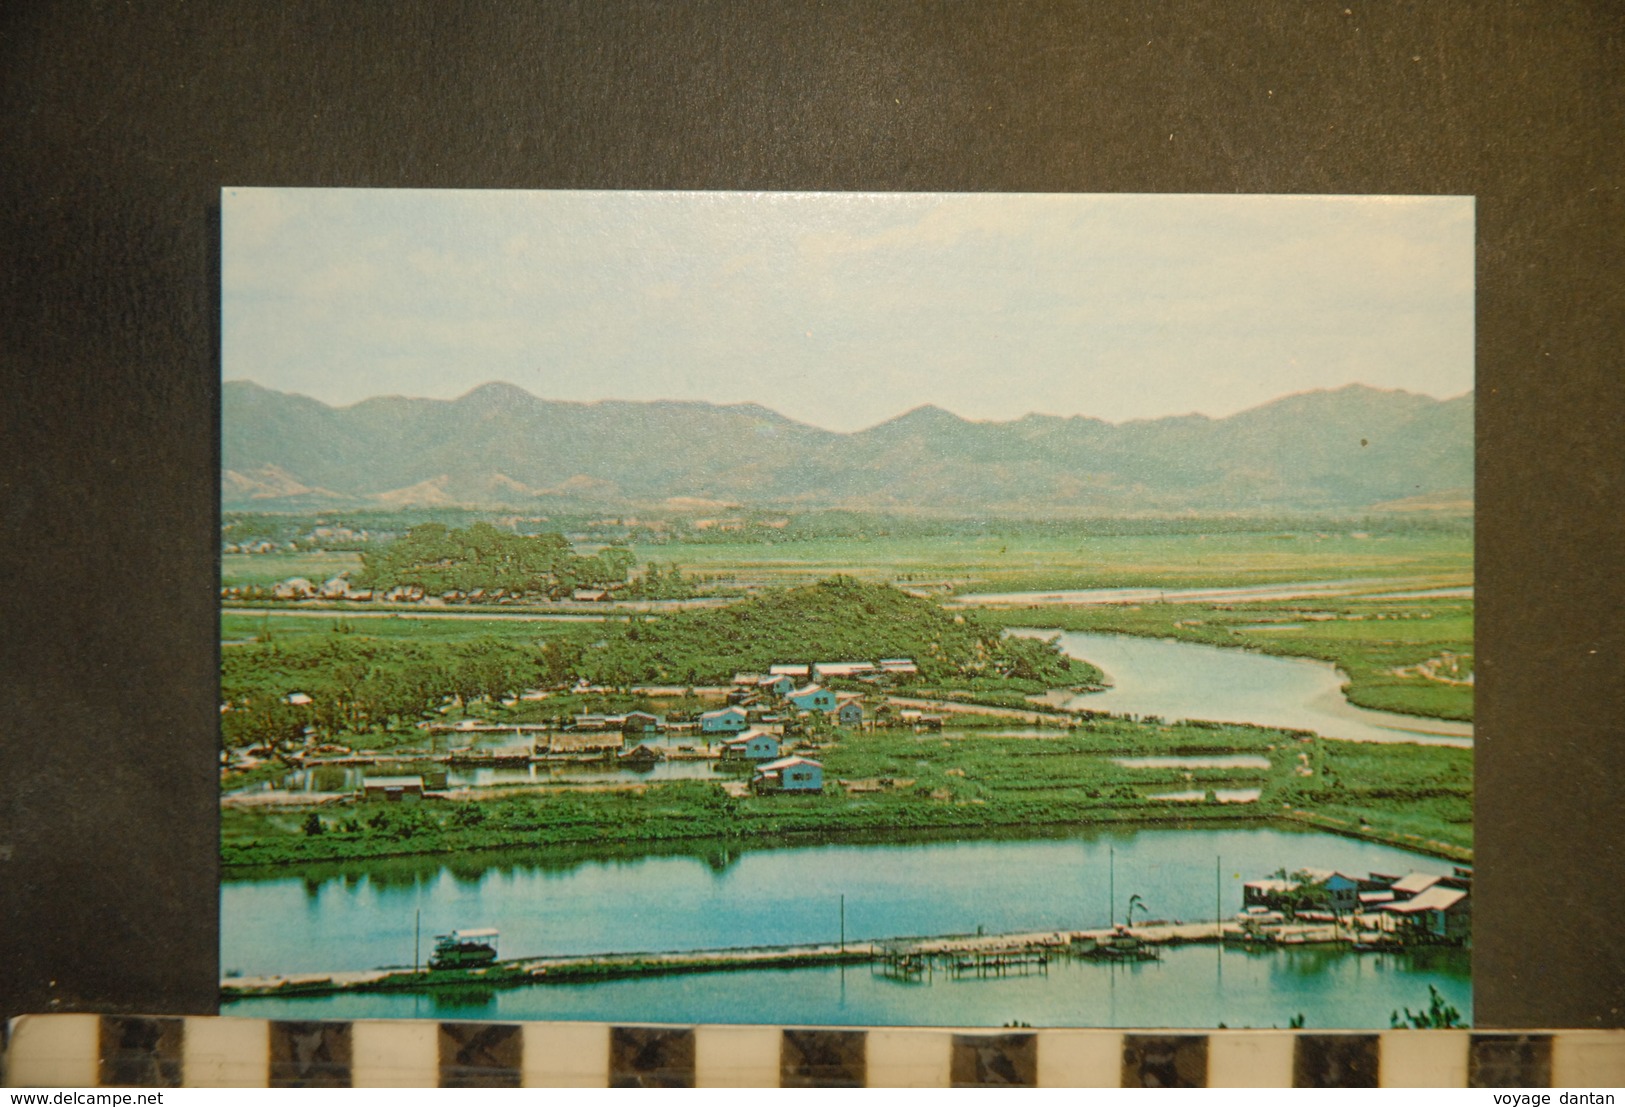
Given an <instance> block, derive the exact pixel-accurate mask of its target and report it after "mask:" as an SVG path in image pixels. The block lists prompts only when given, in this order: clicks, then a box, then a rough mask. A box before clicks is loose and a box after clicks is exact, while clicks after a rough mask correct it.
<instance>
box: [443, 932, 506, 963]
mask: <svg viewBox="0 0 1625 1107" xmlns="http://www.w3.org/2000/svg"><path fill="white" fill-rule="evenodd" d="M497 935H498V932H497V931H496V930H493V929H491V928H489V927H487V928H483V929H479V930H453V931H452V932H451V933H450V934H438V935H436V936H435V940H434V956H432V957H430V958H429V967H430V968H431V969H473V968H479V967H481V966H484V965H489V964H490V963H491V962H493V961H495V960H496V959H497Z"/></svg>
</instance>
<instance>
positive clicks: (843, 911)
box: [841, 892, 846, 953]
mask: <svg viewBox="0 0 1625 1107" xmlns="http://www.w3.org/2000/svg"><path fill="white" fill-rule="evenodd" d="M841 952H842V953H845V952H846V893H845V892H842V893H841Z"/></svg>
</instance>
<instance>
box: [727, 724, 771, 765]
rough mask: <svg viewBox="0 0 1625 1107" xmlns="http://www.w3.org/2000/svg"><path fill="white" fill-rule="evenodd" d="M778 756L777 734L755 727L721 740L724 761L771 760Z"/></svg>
mask: <svg viewBox="0 0 1625 1107" xmlns="http://www.w3.org/2000/svg"><path fill="white" fill-rule="evenodd" d="M777 756H779V736H778V735H776V734H769V733H768V732H767V731H765V730H758V729H757V728H755V727H752V728H751V729H749V730H747V731H743V732H741V733H739V734H736V735H734V736H733V737H732V738H726V739H724V740H723V742H722V759H723V760H724V761H739V760H744V761H772V760H773V759H774V758H775V757H777Z"/></svg>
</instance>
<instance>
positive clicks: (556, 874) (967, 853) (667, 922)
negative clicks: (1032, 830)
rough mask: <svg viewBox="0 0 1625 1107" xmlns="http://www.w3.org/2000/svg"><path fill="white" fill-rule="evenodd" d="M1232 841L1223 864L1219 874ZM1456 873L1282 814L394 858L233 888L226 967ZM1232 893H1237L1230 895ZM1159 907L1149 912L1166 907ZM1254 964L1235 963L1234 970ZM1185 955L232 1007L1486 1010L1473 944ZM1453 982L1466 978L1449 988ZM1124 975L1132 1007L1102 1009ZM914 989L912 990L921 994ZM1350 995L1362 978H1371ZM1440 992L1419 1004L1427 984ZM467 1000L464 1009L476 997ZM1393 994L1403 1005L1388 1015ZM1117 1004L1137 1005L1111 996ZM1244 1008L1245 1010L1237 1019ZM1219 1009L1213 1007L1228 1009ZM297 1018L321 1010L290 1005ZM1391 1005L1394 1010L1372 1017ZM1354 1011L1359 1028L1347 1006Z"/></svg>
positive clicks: (733, 937)
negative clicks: (447, 944)
mask: <svg viewBox="0 0 1625 1107" xmlns="http://www.w3.org/2000/svg"><path fill="white" fill-rule="evenodd" d="M1217 858H1222V868H1219V869H1218V870H1217V872H1216V871H1215V862H1216V859H1217ZM1304 866H1324V867H1330V868H1339V869H1343V870H1344V871H1350V872H1362V873H1363V872H1366V871H1369V870H1378V871H1385V872H1404V871H1409V870H1411V869H1413V868H1416V869H1422V870H1424V871H1431V872H1448V871H1449V866H1448V865H1447V864H1446V863H1444V862H1440V861H1437V860H1433V859H1430V858H1426V857H1422V856H1419V855H1415V854H1410V853H1407V852H1406V851H1403V850H1398V849H1393V848H1390V847H1386V846H1379V845H1374V844H1371V843H1366V842H1360V841H1356V840H1352V839H1346V838H1339V837H1336V836H1332V835H1327V834H1322V833H1317V832H1295V831H1288V830H1277V829H1265V828H1235V829H1225V830H1181V829H1172V828H1142V829H1135V830H1114V831H1099V832H1095V833H1076V834H1072V835H1069V836H1067V837H1061V838H1054V839H1043V840H1019V841H983V842H923V843H911V844H907V845H825V846H800V847H787V848H782V849H759V850H749V851H744V852H738V853H728V852H725V851H724V850H723V849H722V847H718V848H717V851H716V852H715V853H714V854H713V855H712V856H709V857H689V856H663V857H660V856H657V857H647V856H646V857H639V858H635V859H596V860H594V859H585V858H578V859H575V860H570V861H559V860H556V859H549V858H548V857H546V856H545V855H543V854H540V853H536V852H532V851H505V852H503V853H500V854H496V855H493V856H491V857H488V858H468V859H466V861H465V862H463V863H461V864H460V865H459V867H458V868H453V867H451V866H450V865H447V864H442V863H439V862H433V861H428V862H425V861H411V860H402V861H398V862H385V863H374V864H373V865H372V866H370V867H369V868H368V869H366V870H357V871H354V872H345V871H344V870H342V869H337V868H335V869H332V870H330V871H328V872H326V873H315V874H312V875H309V876H306V877H304V878H299V877H274V878H267V879H260V880H234V881H229V882H227V883H226V884H224V886H223V887H222V891H221V898H222V915H223V925H222V928H221V931H222V933H221V942H222V952H221V958H222V966H223V968H224V969H225V970H227V971H239V972H242V973H244V974H245V975H255V974H259V973H271V972H313V971H338V970H345V969H365V968H372V967H377V966H381V965H390V964H395V965H403V964H410V963H411V961H412V956H413V953H412V950H413V918H414V913H415V912H417V911H421V912H422V920H423V922H422V934H423V936H424V943H423V949H424V950H425V951H426V950H427V949H428V947H429V945H430V944H431V943H430V941H429V938H430V936H432V935H434V934H436V933H443V932H444V931H446V930H449V929H451V928H453V927H472V926H495V927H498V928H499V929H501V931H502V941H501V951H502V954H503V955H504V956H507V957H517V956H527V955H538V954H571V953H593V952H612V951H614V952H625V951H634V950H670V949H703V948H715V947H724V946H750V945H772V944H784V943H795V942H814V941H833V940H835V939H836V938H837V937H838V936H839V933H840V897H841V896H843V895H844V896H845V897H846V933H847V936H848V937H849V938H854V939H857V938H879V937H893V936H901V935H918V934H943V933H971V932H975V931H976V929H977V928H978V927H983V928H985V930H986V931H987V932H988V933H996V932H1000V931H1019V930H1048V929H1059V928H1064V927H1081V926H1099V925H1104V924H1105V923H1106V922H1107V921H1108V917H1109V913H1110V904H1109V899H1108V889H1109V888H1110V886H1111V882H1112V877H1111V872H1112V869H1113V868H1115V885H1116V894H1117V902H1118V909H1117V917H1118V919H1119V920H1121V918H1122V911H1123V909H1124V908H1125V907H1126V905H1127V902H1128V897H1129V896H1130V895H1138V896H1140V897H1141V898H1142V900H1143V901H1144V902H1145V904H1146V906H1147V907H1148V908H1149V911H1150V915H1151V917H1154V918H1161V919H1183V920H1187V921H1194V920H1205V919H1211V918H1213V916H1214V912H1215V909H1216V907H1217V908H1218V909H1219V910H1220V911H1221V912H1222V913H1223V914H1225V915H1230V914H1233V913H1234V912H1236V911H1237V910H1239V909H1240V906H1241V884H1242V882H1243V881H1244V880H1250V879H1254V878H1256V877H1258V876H1261V875H1264V874H1265V873H1268V872H1271V871H1273V870H1275V869H1277V868H1280V867H1285V868H1287V869H1288V870H1292V869H1296V868H1301V867H1304ZM1216 900H1217V903H1216ZM1139 917H1142V918H1143V917H1145V916H1143V915H1141V916H1139ZM1232 966H1234V967H1233V968H1232ZM1218 968H1219V953H1218V951H1217V949H1216V948H1214V947H1211V946H1209V947H1197V948H1194V949H1182V950H1169V951H1168V957H1167V959H1166V960H1165V961H1164V962H1163V963H1161V964H1160V965H1147V966H1142V967H1140V968H1129V969H1123V968H1118V969H1116V970H1112V969H1109V968H1108V967H1105V966H1100V965H1094V964H1066V965H1058V966H1053V967H1052V968H1051V971H1050V974H1049V976H1048V977H1032V978H1011V979H1006V980H1003V981H984V980H974V981H972V980H960V981H954V980H951V979H948V978H945V977H943V976H942V975H940V974H939V975H938V976H937V977H936V978H935V980H934V983H933V985H932V987H931V988H930V989H929V990H928V991H925V992H921V991H920V990H918V989H913V990H910V989H909V988H908V987H907V986H904V985H899V984H896V983H895V982H892V981H886V980H871V979H870V977H869V974H868V970H867V969H866V968H865V969H857V970H854V969H852V968H848V969H847V970H846V972H845V989H844V991H843V990H842V989H841V988H840V987H839V986H838V981H839V978H840V976H841V973H840V972H839V970H833V969H832V970H828V971H825V970H807V971H798V972H794V973H783V972H753V973H744V972H736V973H723V974H703V975H700V976H689V977H672V978H647V979H643V980H632V981H620V982H609V983H601V984H593V985H584V986H580V987H575V986H572V987H546V988H526V989H520V990H517V991H498V992H492V993H491V994H489V995H479V996H475V997H474V998H473V999H470V998H469V997H468V996H466V995H465V996H461V997H459V996H455V995H453V996H450V997H448V996H444V995H442V996H440V997H438V998H430V997H418V998H416V999H414V998H412V997H399V996H362V995H350V996H340V997H332V998H329V999H322V1000H305V1001H293V1000H265V1001H254V1002H253V1003H251V1004H249V1003H239V1004H233V1005H232V1006H231V1007H230V1008H229V1011H230V1012H231V1013H233V1014H244V1015H247V1014H256V1013H262V1012H264V1011H267V1010H271V1009H274V1010H276V1011H277V1012H300V1011H305V1010H307V1009H309V1010H311V1011H314V1012H316V1013H315V1014H312V1015H311V1016H310V1017H352V1016H360V1015H363V1014H365V1015H368V1016H372V1015H379V1016H390V1015H394V1014H397V1013H401V1014H410V1013H412V1011H413V1010H420V1011H421V1013H424V1014H440V1015H443V1016H444V1015H446V1014H447V1012H446V1011H445V1010H442V1008H444V1007H445V1006H446V1005H448V1004H449V1005H451V1006H452V1007H457V1005H459V1004H472V1006H471V1007H470V1011H471V1012H472V1013H471V1014H468V1015H461V1016H458V1017H474V1016H475V1015H481V1016H483V1015H492V1016H494V1017H504V1018H507V1017H540V1016H546V1017H556V1018H591V1019H610V1018H629V1017H636V1018H639V1019H645V1020H647V1019H661V1020H664V1019H668V1018H669V1019H670V1020H671V1021H678V1022H683V1021H702V1022H752V1021H764V1022H809V1023H819V1022H850V1023H865V1022H867V1023H900V1024H908V1023H923V1024H947V1023H967V1024H971V1025H983V1024H988V1023H992V1024H994V1025H997V1024H1000V1023H1003V1022H1005V1021H1007V1020H1009V1019H1012V1018H1021V1019H1026V1020H1027V1021H1030V1022H1034V1023H1035V1024H1038V1023H1042V1022H1053V1023H1057V1024H1059V1023H1074V1024H1078V1025H1192V1026H1203V1025H1216V1024H1217V1022H1218V1021H1219V1020H1220V1019H1221V1018H1222V1019H1225V1020H1226V1021H1228V1022H1229V1023H1230V1025H1242V1024H1243V1023H1242V1021H1241V1020H1243V1019H1250V1020H1252V1021H1251V1024H1252V1025H1272V1024H1275V1023H1280V1024H1283V1025H1284V1023H1285V1021H1286V1019H1288V1018H1289V1017H1290V1016H1291V1015H1292V1014H1293V1013H1295V1012H1297V1011H1298V1010H1300V1009H1301V1010H1303V1011H1305V1012H1306V1013H1307V1014H1309V1015H1310V1020H1311V1025H1320V1026H1331V1025H1379V1023H1378V1022H1374V1021H1368V1020H1367V1017H1366V1015H1365V1014H1363V1013H1361V1012H1366V1011H1368V1010H1369V1011H1372V1012H1378V1013H1380V1015H1381V1021H1380V1025H1386V1019H1387V1014H1388V1012H1389V1011H1390V1010H1392V1009H1393V1008H1394V1007H1396V1006H1403V1005H1405V1004H1406V1003H1409V1004H1410V1005H1411V1006H1412V1007H1415V1006H1417V1005H1418V1004H1420V1003H1425V1001H1426V995H1427V984H1428V983H1433V984H1435V985H1436V986H1440V990H1441V991H1443V992H1445V994H1446V995H1447V996H1449V997H1451V998H1452V1000H1453V1001H1456V1002H1457V1005H1458V1006H1460V1007H1462V1008H1463V1010H1466V1009H1467V1006H1466V1005H1467V997H1468V983H1467V968H1466V959H1465V957H1464V956H1456V957H1454V959H1451V958H1449V957H1447V958H1444V959H1442V960H1440V959H1434V960H1429V961H1426V962H1425V963H1424V962H1422V961H1414V960H1413V959H1411V958H1408V957H1400V958H1385V959H1384V958H1373V957H1370V956H1365V955H1356V954H1352V953H1327V952H1319V953H1310V952H1306V951H1301V950H1300V951H1294V952H1278V953H1273V954H1270V955H1268V956H1258V955H1243V954H1239V953H1235V952H1229V953H1226V954H1224V961H1223V969H1224V972H1225V976H1224V978H1223V982H1222V989H1221V988H1220V982H1219V980H1218V976H1217V972H1218ZM1444 985H1448V987H1446V986H1444ZM1108 987H1110V988H1113V989H1115V991H1114V992H1112V993H1110V995H1111V996H1112V997H1114V999H1113V1002H1115V1003H1116V1004H1117V1006H1116V1007H1115V1008H1102V1007H1100V1003H1101V1002H1103V999H1104V998H1107V997H1108V993H1106V992H1104V991H1102V990H1101V989H1103V988H1108ZM898 989H902V990H903V991H905V992H907V994H899V993H898ZM1350 989H1353V992H1351V990H1350ZM1418 997H1420V998H1418ZM459 1009H460V1008H459ZM1379 1009H1380V1010H1379ZM1113 1010H1115V1012H1116V1013H1115V1014H1113V1013H1112V1011H1113ZM1232 1010H1233V1011H1234V1014H1233V1015H1230V1014H1225V1013H1223V1012H1228V1011H1232ZM1216 1011H1217V1012H1220V1013H1219V1014H1217V1015H1213V1012H1216ZM282 1017H303V1016H300V1015H297V1014H284V1015H283V1016H282ZM1372 1018H1375V1016H1372ZM1339 1020H1350V1021H1346V1022H1345V1021H1339Z"/></svg>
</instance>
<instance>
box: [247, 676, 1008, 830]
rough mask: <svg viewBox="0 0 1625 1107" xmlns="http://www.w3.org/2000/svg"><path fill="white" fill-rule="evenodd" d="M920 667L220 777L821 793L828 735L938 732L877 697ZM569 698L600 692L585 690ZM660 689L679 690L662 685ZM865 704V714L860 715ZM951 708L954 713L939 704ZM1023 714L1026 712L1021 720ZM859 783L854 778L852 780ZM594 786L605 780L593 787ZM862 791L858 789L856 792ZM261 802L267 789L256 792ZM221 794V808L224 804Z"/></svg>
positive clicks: (767, 680) (466, 728) (418, 795)
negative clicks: (346, 776)
mask: <svg viewBox="0 0 1625 1107" xmlns="http://www.w3.org/2000/svg"><path fill="white" fill-rule="evenodd" d="M917 672H918V667H917V665H916V664H915V662H914V661H913V659H912V658H882V659H880V660H878V661H875V662H868V661H841V662H821V663H812V664H789V663H786V664H778V665H772V666H770V667H769V668H768V671H767V672H766V673H738V674H736V675H735V676H734V678H733V681H732V683H731V684H730V685H729V686H727V687H725V688H723V687H718V688H705V689H694V690H693V691H695V692H703V693H705V694H707V695H711V696H714V697H719V698H721V699H722V700H723V701H724V704H723V705H722V706H719V707H717V708H715V709H714V710H710V711H701V712H698V713H695V714H692V715H687V714H679V713H673V714H669V715H668V714H655V713H653V712H649V711H638V710H633V711H626V712H620V713H614V714H610V713H602V712H599V713H587V712H581V713H576V714H574V715H572V716H570V717H569V719H568V720H567V721H566V720H558V721H556V722H554V723H531V724H526V723H518V724H493V723H482V722H478V721H476V720H474V719H463V720H460V721H459V722H456V723H440V722H424V723H421V724H419V725H420V727H421V729H422V730H423V731H424V732H425V733H426V735H427V736H428V737H429V738H430V745H429V747H428V748H424V749H418V748H412V749H397V750H392V751H389V752H387V753H384V752H378V751H368V750H361V751H357V750H354V749H352V748H351V747H348V746H343V745H338V744H335V743H331V742H326V743H324V742H320V741H318V740H317V739H316V737H315V736H314V733H313V732H312V733H311V734H309V735H307V738H306V741H305V744H304V745H303V746H299V747H295V748H287V747H284V748H272V747H270V746H250V747H247V748H243V749H240V750H234V751H231V752H230V753H228V754H224V755H223V760H222V769H223V771H224V772H228V773H229V772H243V771H249V770H253V769H255V768H258V767H259V766H261V765H263V764H265V763H266V762H267V760H268V759H270V758H273V757H280V758H281V759H282V760H283V761H285V762H286V763H287V764H288V765H290V766H292V767H294V768H299V769H310V768H317V767H321V766H355V767H361V768H362V769H363V774H364V775H363V776H362V778H361V780H360V784H359V787H358V788H356V789H354V790H352V791H351V792H349V793H348V794H343V793H323V792H301V793H295V794H292V795H289V796H286V797H283V798H285V799H286V800H287V801H289V802H296V803H300V804H325V803H332V802H345V801H349V800H356V799H359V800H380V801H384V802H413V801H418V800H422V799H433V798H444V797H446V796H447V795H449V794H450V793H449V792H448V791H447V786H446V780H447V774H446V770H445V769H444V768H437V769H431V770H427V771H421V772H418V773H412V774H405V773H388V774H378V775H375V774H374V773H373V772H371V771H370V770H372V769H375V768H378V769H387V768H389V767H390V766H398V765H413V766H416V765H419V764H421V763H425V762H426V763H429V764H432V765H436V766H459V767H480V766H487V767H504V766H506V767H512V766H523V765H528V764H541V765H560V764H588V765H591V764H601V765H613V766H615V767H617V768H624V769H627V770H631V774H629V779H628V786H635V785H636V783H637V781H638V779H639V778H638V777H637V776H636V775H632V774H636V773H637V772H638V771H639V770H647V769H649V768H651V767H652V766H654V765H656V764H658V763H660V762H662V761H668V760H670V761H688V762H710V763H711V764H712V766H713V768H714V769H715V771H716V772H717V774H718V776H719V778H720V780H719V783H720V784H721V786H722V787H723V789H724V790H726V791H728V792H730V793H732V794H735V795H741V794H744V792H746V791H749V792H751V793H754V794H757V795H765V794H776V793H819V792H822V791H823V790H824V767H823V765H822V763H820V762H819V761H818V760H816V759H814V758H812V757H809V756H805V754H806V753H808V752H815V751H816V750H817V749H819V748H820V746H821V745H822V744H823V743H824V742H827V741H828V740H829V739H830V738H831V736H832V735H831V731H830V728H831V727H840V728H842V729H845V730H849V731H861V730H863V729H864V728H865V727H869V728H873V727H875V726H881V725H884V726H894V727H905V728H912V729H914V730H916V731H930V730H941V729H942V725H943V722H944V719H945V716H944V715H942V714H932V713H928V712H926V711H924V710H921V709H920V708H918V707H906V706H899V705H898V704H897V703H896V702H893V700H891V699H888V698H883V697H879V696H877V694H876V693H877V691H878V690H880V689H883V688H884V687H885V686H886V685H887V684H888V683H889V682H891V681H895V680H901V679H905V678H908V677H911V676H914V675H915V674H916V673H917ZM829 680H837V681H841V682H844V683H847V684H852V683H858V684H863V685H867V686H869V690H868V691H866V692H858V691H846V692H837V691H835V690H833V689H832V688H830V687H828V686H826V685H825V684H824V683H822V682H824V681H829ZM573 691H575V692H577V693H591V692H594V691H598V692H601V691H603V690H602V689H593V688H591V687H588V686H581V687H578V688H576V689H573ZM648 691H652V692H658V691H665V692H668V693H677V692H686V691H689V690H686V689H664V690H655V689H650V690H648ZM546 697H547V693H546V692H543V691H540V690H528V691H526V692H525V693H523V694H521V696H519V697H516V699H515V701H513V702H518V701H520V700H525V699H530V700H541V699H545V698H546ZM285 700H286V702H287V703H288V705H289V706H291V707H295V708H298V707H307V706H309V704H310V703H311V697H310V696H309V695H307V694H305V693H303V692H292V693H289V694H288V695H287V696H286V697H285ZM866 703H872V704H873V705H872V706H869V707H866ZM946 706H947V707H949V708H950V709H951V708H953V707H954V706H956V705H952V704H949V705H946ZM1017 714H1018V715H1019V714H1022V713H1019V712H1018V713H1017ZM493 735H494V736H499V737H508V738H511V741H508V742H507V743H505V744H501V745H475V744H465V745H458V746H450V745H448V746H447V748H446V749H445V750H444V751H442V750H441V749H440V748H439V742H440V739H441V737H442V736H450V737H451V738H452V739H453V740H455V739H457V738H459V737H460V738H463V739H480V738H484V737H487V736H493ZM848 783H855V782H848ZM599 786H600V787H601V786H602V785H601V784H600V785H599ZM859 787H860V788H861V785H859ZM253 795H256V796H258V797H260V802H264V801H265V797H266V793H254V794H253ZM233 798H237V799H239V800H240V799H241V797H231V796H229V795H228V797H227V802H230V801H231V799H233Z"/></svg>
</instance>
